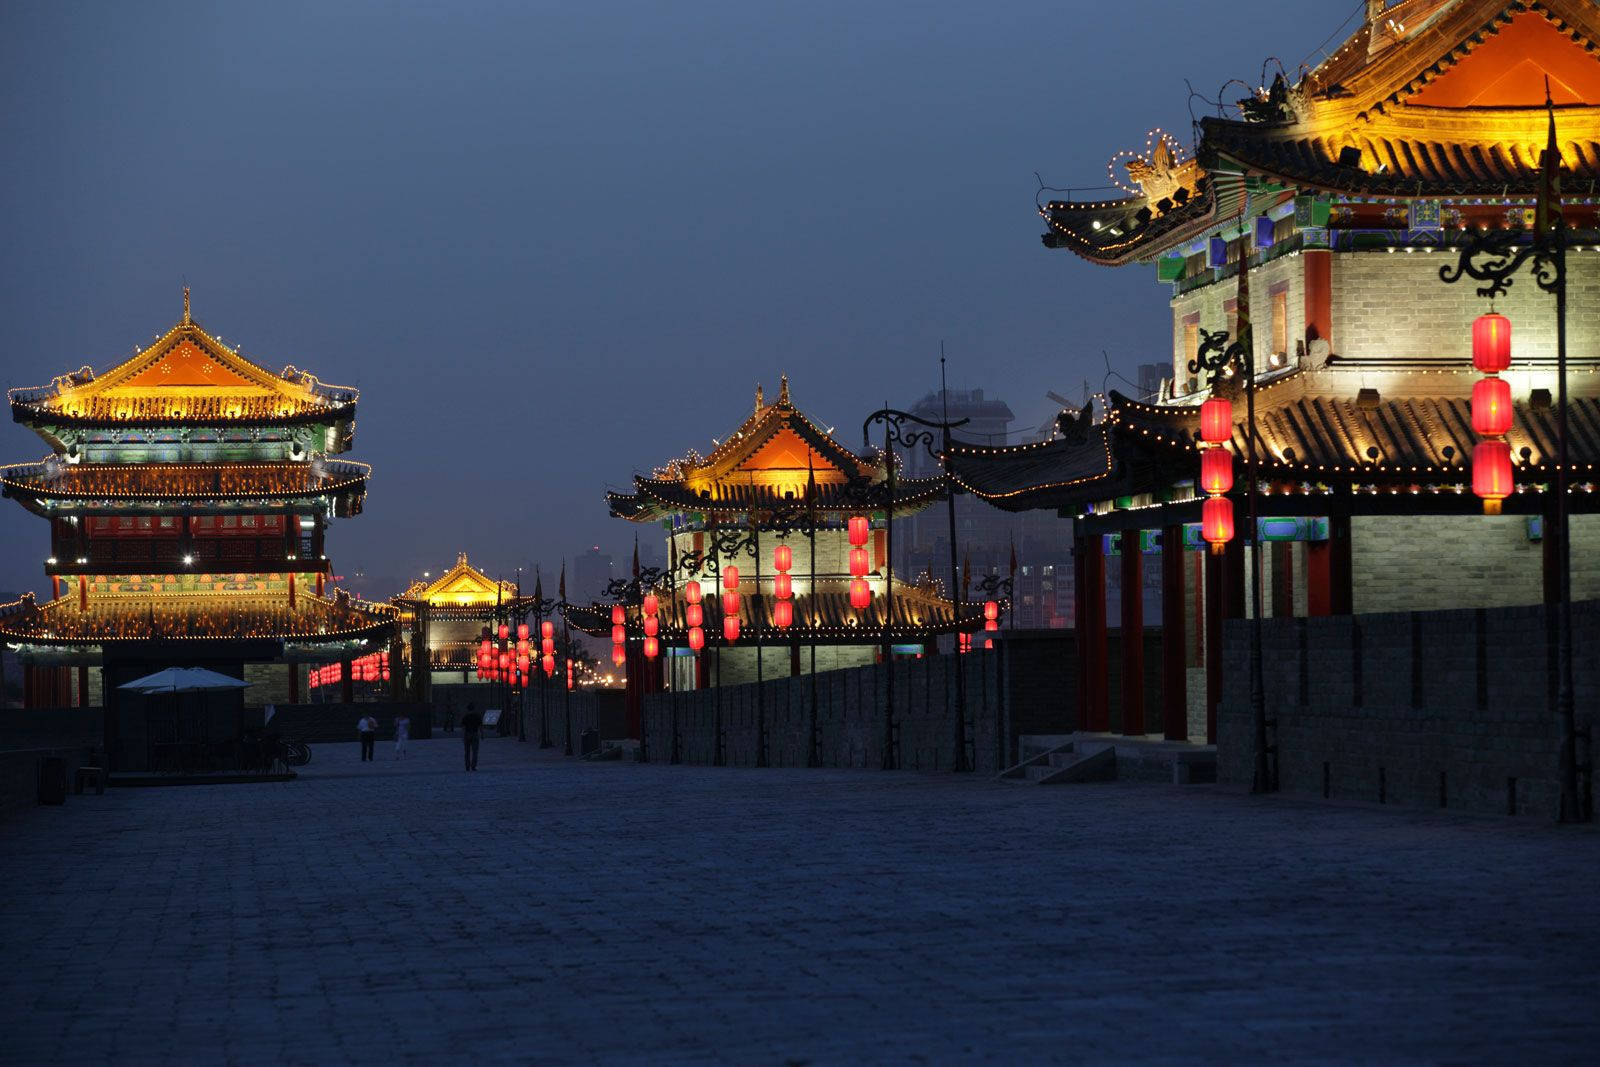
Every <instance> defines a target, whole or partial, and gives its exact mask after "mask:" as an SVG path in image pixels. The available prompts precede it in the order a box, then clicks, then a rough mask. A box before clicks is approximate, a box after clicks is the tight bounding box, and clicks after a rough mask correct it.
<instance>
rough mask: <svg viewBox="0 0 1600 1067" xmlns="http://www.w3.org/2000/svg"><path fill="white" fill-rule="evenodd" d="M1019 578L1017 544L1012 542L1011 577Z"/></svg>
mask: <svg viewBox="0 0 1600 1067" xmlns="http://www.w3.org/2000/svg"><path fill="white" fill-rule="evenodd" d="M1016 576H1017V543H1016V542H1015V541H1012V542H1011V577H1013V578H1015V577H1016Z"/></svg>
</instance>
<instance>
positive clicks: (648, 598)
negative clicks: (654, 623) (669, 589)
mask: <svg viewBox="0 0 1600 1067" xmlns="http://www.w3.org/2000/svg"><path fill="white" fill-rule="evenodd" d="M660 610H661V599H660V598H659V597H657V596H656V595H655V594H654V593H646V594H645V595H644V613H645V614H646V615H654V614H656V613H657V612H659V611H660Z"/></svg>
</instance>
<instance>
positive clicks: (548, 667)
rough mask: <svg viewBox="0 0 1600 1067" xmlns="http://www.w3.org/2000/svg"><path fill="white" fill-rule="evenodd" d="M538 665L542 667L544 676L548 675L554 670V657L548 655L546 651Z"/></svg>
mask: <svg viewBox="0 0 1600 1067" xmlns="http://www.w3.org/2000/svg"><path fill="white" fill-rule="evenodd" d="M539 665H540V666H541V667H543V668H544V676H545V677H546V678H548V677H550V676H551V675H552V674H554V673H555V672H556V658H555V657H554V656H552V655H550V654H549V653H548V652H546V653H545V655H544V658H543V660H542V661H541V662H540V664H539Z"/></svg>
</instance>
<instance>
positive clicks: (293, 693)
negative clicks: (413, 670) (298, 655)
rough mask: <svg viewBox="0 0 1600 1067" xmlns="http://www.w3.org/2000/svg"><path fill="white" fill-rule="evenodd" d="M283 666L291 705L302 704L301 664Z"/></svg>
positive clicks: (395, 665) (397, 664)
mask: <svg viewBox="0 0 1600 1067" xmlns="http://www.w3.org/2000/svg"><path fill="white" fill-rule="evenodd" d="M283 666H284V669H285V670H287V671H288V672H289V703H291V704H298V703H300V664H298V663H285V664H284V665H283ZM389 666H390V669H391V670H393V669H395V668H397V667H399V666H400V664H399V661H395V662H393V663H391V664H390V665H389Z"/></svg>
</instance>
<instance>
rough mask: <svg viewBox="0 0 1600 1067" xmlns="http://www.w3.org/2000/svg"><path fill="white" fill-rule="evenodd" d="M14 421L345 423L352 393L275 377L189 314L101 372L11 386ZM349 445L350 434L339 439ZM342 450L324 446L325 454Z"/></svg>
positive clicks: (43, 427) (297, 375)
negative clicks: (130, 354) (151, 340)
mask: <svg viewBox="0 0 1600 1067" xmlns="http://www.w3.org/2000/svg"><path fill="white" fill-rule="evenodd" d="M9 396H10V400H11V413H12V417H13V418H14V419H15V420H16V421H17V422H20V423H24V424H27V425H29V426H32V427H34V429H36V430H38V431H39V432H40V433H42V434H45V436H46V437H47V439H48V438H49V436H50V435H49V434H48V432H47V428H49V427H52V426H65V425H73V426H103V427H117V426H201V425H208V426H225V425H229V424H239V425H259V424H268V423H270V424H278V423H285V422H296V421H318V422H340V421H344V422H348V420H350V419H351V418H353V416H354V413H355V406H356V400H357V396H358V394H357V393H356V391H355V390H354V389H347V388H343V387H339V386H328V385H323V384H322V383H321V382H319V381H318V380H317V379H316V377H315V376H314V375H311V374H308V373H306V372H305V371H301V370H297V369H296V368H295V367H293V366H288V367H285V368H284V369H283V371H282V372H281V373H277V374H274V373H272V372H271V371H268V370H266V369H264V368H262V367H260V366H257V365H256V364H255V363H252V362H251V361H250V360H248V359H246V358H245V357H244V356H242V355H240V354H239V352H238V350H237V349H233V348H229V347H228V346H227V345H225V344H223V343H222V342H221V341H219V340H218V339H217V338H215V337H213V336H212V335H211V334H209V333H207V332H206V331H205V330H204V329H202V328H201V327H200V325H199V323H196V322H195V321H193V319H191V318H190V315H189V294H188V290H185V291H184V314H183V320H182V321H181V322H179V323H178V324H177V325H175V326H173V327H172V328H171V329H169V330H168V331H167V332H166V333H165V334H163V335H162V336H160V337H159V338H157V339H156V341H155V343H154V344H152V345H150V346H149V347H148V348H144V349H140V350H139V351H137V352H136V353H135V354H134V355H133V356H132V358H130V359H126V360H123V361H122V362H121V363H119V364H117V365H116V366H114V367H112V368H110V369H109V370H107V371H104V372H103V373H100V374H96V373H95V372H94V371H93V370H91V369H90V368H89V367H83V368H81V369H79V370H78V371H76V372H74V373H72V374H64V375H60V376H58V377H57V378H56V379H55V380H54V381H52V382H51V383H50V384H49V385H46V386H38V387H33V388H21V389H12V390H11V391H10V394H9ZM343 436H344V438H345V440H343V441H342V442H341V444H342V445H343V446H348V432H346V434H345V435H343ZM335 450H342V448H341V449H330V451H335Z"/></svg>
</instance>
